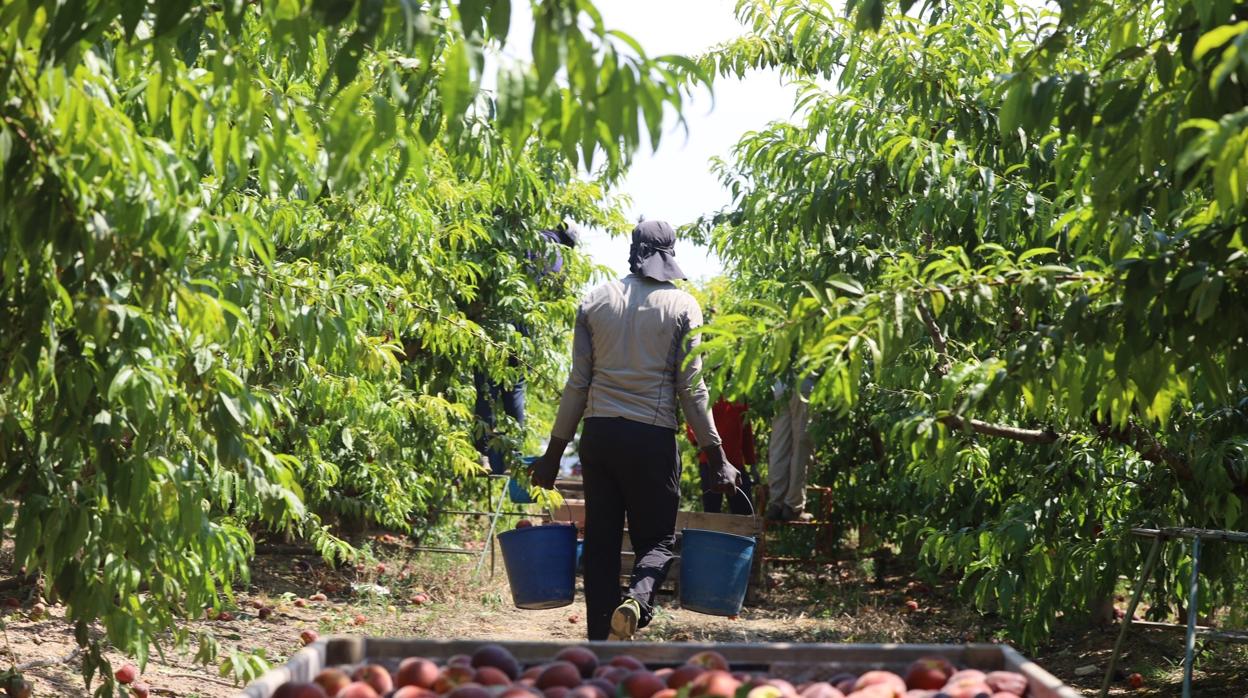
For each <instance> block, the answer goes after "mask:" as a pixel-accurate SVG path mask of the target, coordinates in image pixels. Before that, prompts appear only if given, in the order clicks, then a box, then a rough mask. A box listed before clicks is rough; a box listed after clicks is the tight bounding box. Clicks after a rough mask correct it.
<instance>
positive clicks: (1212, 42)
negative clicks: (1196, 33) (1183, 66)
mask: <svg viewBox="0 0 1248 698" xmlns="http://www.w3.org/2000/svg"><path fill="white" fill-rule="evenodd" d="M1245 31H1248V22H1237V23H1235V24H1224V25H1222V26H1220V27H1217V28H1216V29H1212V30H1210V31H1208V32H1206V33H1205V34H1204V35H1203V36H1201V37H1200V39H1199V40H1198V41H1197V42H1196V47H1195V48H1194V49H1193V50H1192V58H1193V59H1194V60H1200V59H1202V58H1204V57H1205V54H1207V53H1209V52H1210V51H1212V50H1214V49H1215V48H1218V47H1219V46H1222V45H1223V44H1225V43H1226V42H1228V41H1230V40H1231V39H1234V38H1235V37H1237V36H1239V35H1240V34H1243V33H1244V32H1245Z"/></svg>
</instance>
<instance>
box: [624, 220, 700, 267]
mask: <svg viewBox="0 0 1248 698" xmlns="http://www.w3.org/2000/svg"><path fill="white" fill-rule="evenodd" d="M628 268H629V270H630V271H632V272H633V273H634V274H640V275H641V276H645V277H649V278H651V279H654V280H655V281H675V280H676V279H687V278H689V277H687V276H685V272H683V271H681V270H680V267H679V266H677V265H676V231H675V230H672V226H671V225H670V224H668V223H667V222H666V221H645V222H644V223H640V224H638V226H637V227H636V228H633V246H632V247H630V248H629V250H628Z"/></svg>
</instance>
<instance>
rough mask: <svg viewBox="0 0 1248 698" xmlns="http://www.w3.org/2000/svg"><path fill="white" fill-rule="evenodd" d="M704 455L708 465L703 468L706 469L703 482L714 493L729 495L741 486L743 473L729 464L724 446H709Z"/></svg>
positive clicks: (705, 464) (703, 451)
mask: <svg viewBox="0 0 1248 698" xmlns="http://www.w3.org/2000/svg"><path fill="white" fill-rule="evenodd" d="M702 453H704V454H706V463H704V464H702V466H701V467H702V468H704V469H705V471H704V472H703V474H702V482H705V483H707V485H709V486H710V489H711V491H712V492H720V493H723V494H729V493H731V492H732V491H733V490H734V489H735V488H737V487H740V486H741V473H740V472H738V471H737V469H736V468H734V467H732V463H729V462H728V457H727V456H726V455H724V448H723V446H708V447H706V448H704V449H702Z"/></svg>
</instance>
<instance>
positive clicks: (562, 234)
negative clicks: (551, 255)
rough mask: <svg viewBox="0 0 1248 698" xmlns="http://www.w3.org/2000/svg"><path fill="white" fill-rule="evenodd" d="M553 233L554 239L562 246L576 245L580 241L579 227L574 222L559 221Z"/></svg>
mask: <svg viewBox="0 0 1248 698" xmlns="http://www.w3.org/2000/svg"><path fill="white" fill-rule="evenodd" d="M554 233H555V241H556V242H558V243H559V244H560V245H563V246H564V247H576V246H577V245H578V244H580V242H581V229H580V227H578V226H577V225H576V224H575V223H560V224H559V227H557V228H555V230H554Z"/></svg>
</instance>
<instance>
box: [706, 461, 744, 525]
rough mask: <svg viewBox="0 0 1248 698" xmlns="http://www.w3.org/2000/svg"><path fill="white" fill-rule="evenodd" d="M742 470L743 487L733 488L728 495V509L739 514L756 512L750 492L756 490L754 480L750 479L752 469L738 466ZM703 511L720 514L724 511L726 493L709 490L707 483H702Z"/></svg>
mask: <svg viewBox="0 0 1248 698" xmlns="http://www.w3.org/2000/svg"><path fill="white" fill-rule="evenodd" d="M737 470H739V471H740V472H741V489H740V490H733V492H732V494H730V495H728V511H730V512H732V513H733V514H737V515H739V516H751V515H753V514H754V505H753V504H752V503H751V502H750V493H751V492H753V491H754V481H753V480H751V479H750V471H749V470H746V469H745V468H738V469H737ZM702 511H705V512H708V513H711V514H719V513H722V512H723V511H724V495H723V494H721V493H719V492H708V491H707V484H706V483H705V482H703V483H702Z"/></svg>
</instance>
